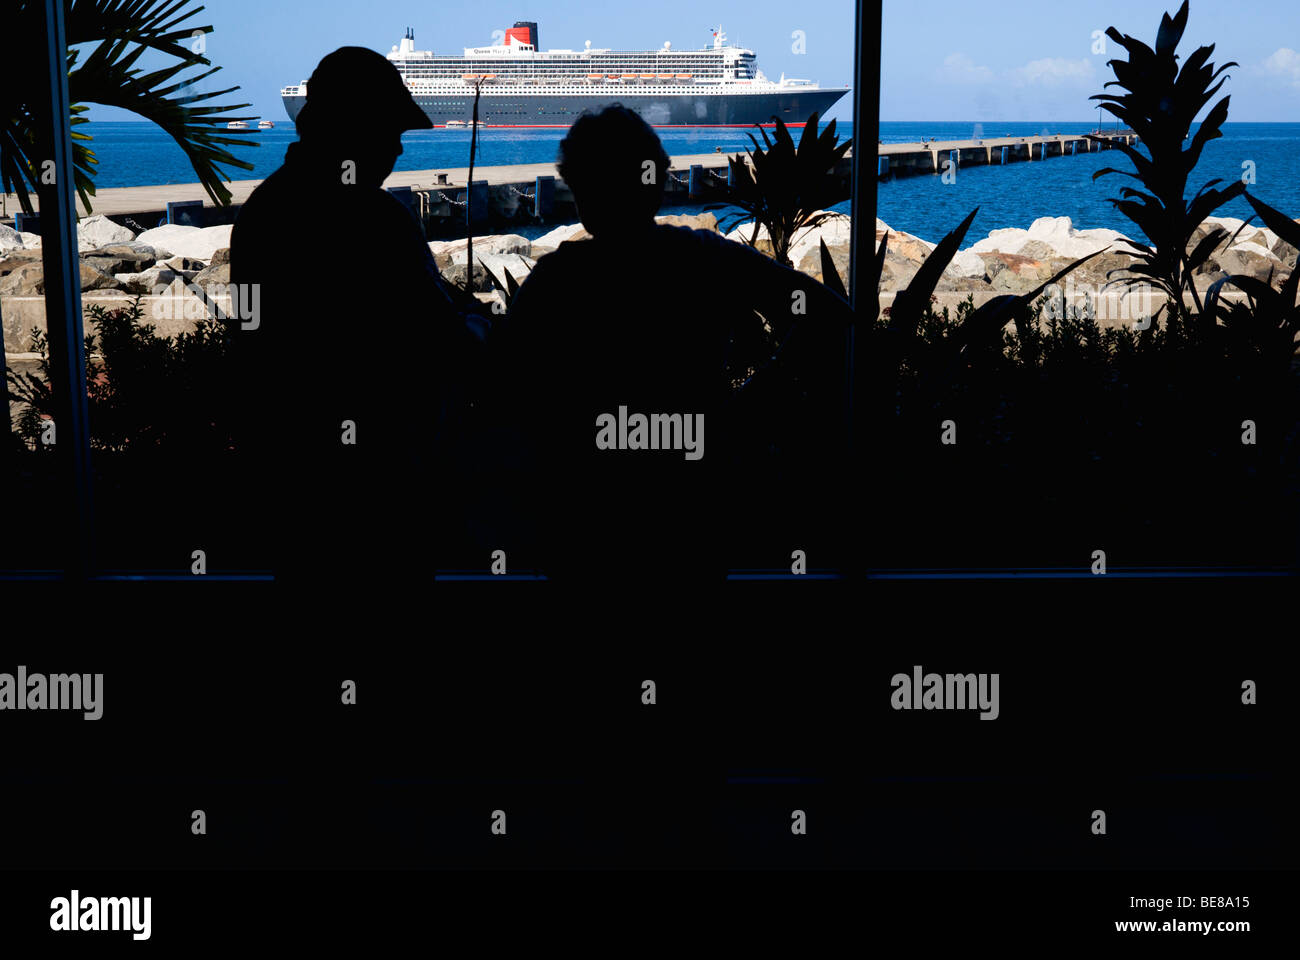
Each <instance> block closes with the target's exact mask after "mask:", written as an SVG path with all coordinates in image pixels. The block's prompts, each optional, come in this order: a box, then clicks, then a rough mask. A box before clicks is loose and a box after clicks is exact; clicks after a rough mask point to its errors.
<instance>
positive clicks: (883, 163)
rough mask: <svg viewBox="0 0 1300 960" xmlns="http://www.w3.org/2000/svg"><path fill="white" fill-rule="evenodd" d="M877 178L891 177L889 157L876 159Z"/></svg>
mask: <svg viewBox="0 0 1300 960" xmlns="http://www.w3.org/2000/svg"><path fill="white" fill-rule="evenodd" d="M876 176H878V177H887V176H889V158H888V157H877V158H876Z"/></svg>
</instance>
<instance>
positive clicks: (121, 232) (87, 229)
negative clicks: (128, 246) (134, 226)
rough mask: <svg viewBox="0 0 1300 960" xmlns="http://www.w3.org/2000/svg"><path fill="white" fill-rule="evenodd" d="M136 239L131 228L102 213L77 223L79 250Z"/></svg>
mask: <svg viewBox="0 0 1300 960" xmlns="http://www.w3.org/2000/svg"><path fill="white" fill-rule="evenodd" d="M134 239H135V234H134V233H133V232H132V231H131V230H129V229H127V228H126V227H124V226H122V225H121V224H119V223H114V222H113V221H112V220H110V219H108V217H105V216H102V215H100V214H96V215H95V216H93V217H86V218H85V219H84V220H82V221H81V222H80V223H78V224H77V249H78V250H79V251H83V252H84V251H89V250H94V249H95V248H96V247H103V246H107V245H108V244H110V243H127V242H129V241H131V240H134Z"/></svg>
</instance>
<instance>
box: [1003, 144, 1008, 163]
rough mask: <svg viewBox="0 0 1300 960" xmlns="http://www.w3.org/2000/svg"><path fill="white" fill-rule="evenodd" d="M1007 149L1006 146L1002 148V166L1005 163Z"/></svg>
mask: <svg viewBox="0 0 1300 960" xmlns="http://www.w3.org/2000/svg"><path fill="white" fill-rule="evenodd" d="M1007 149H1008V148H1007V147H1003V148H1002V166H1004V167H1005V166H1006V165H1007Z"/></svg>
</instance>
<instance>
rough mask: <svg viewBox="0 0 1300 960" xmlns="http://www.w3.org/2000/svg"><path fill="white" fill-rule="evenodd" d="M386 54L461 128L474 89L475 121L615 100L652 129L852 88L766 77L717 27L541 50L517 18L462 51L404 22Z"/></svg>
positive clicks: (558, 119) (730, 117) (792, 105)
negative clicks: (438, 45) (705, 40)
mask: <svg viewBox="0 0 1300 960" xmlns="http://www.w3.org/2000/svg"><path fill="white" fill-rule="evenodd" d="M388 59H389V60H390V61H391V62H392V63H393V65H394V66H395V67H397V69H398V71H399V72H400V73H401V74H402V77H403V79H404V80H405V82H406V86H407V88H408V89H409V90H410V91H411V95H412V96H413V97H414V98H415V102H416V103H418V104H419V105H420V107H421V108H422V109H423V110H424V112H425V113H426V114H427V115H428V116H429V119H430V120H431V121H432V122H433V125H434V126H435V127H447V126H448V125H450V126H451V127H452V129H456V128H457V127H464V126H467V125H468V124H469V123H470V121H472V119H473V109H474V91H475V88H478V89H479V90H481V92H482V93H481V98H480V100H479V122H480V124H481V125H482V126H487V127H568V126H570V125H571V124H572V123H573V121H574V120H576V119H578V117H579V116H581V115H582V113H584V112H585V111H592V112H594V111H597V110H600V109H602V108H603V107H606V106H608V105H610V104H613V103H621V104H622V105H623V106H625V107H627V108H629V109H631V110H635V111H636V112H637V113H638V114H640V115H641V117H642V118H644V119H645V120H646V121H647V122H648V123H650V124H651V125H653V126H657V127H750V126H753V125H754V124H756V123H757V124H764V125H770V124H771V123H772V122H773V121H772V118H773V117H779V118H780V119H781V120H782V121H783V122H784V123H785V124H786V125H787V126H791V127H799V126H803V124H804V122H805V121H806V120H807V119H808V116H809V115H810V114H812V113H814V112H816V113H818V114H819V115H824V114H825V113H826V110H827V109H828V108H829V107H830V106H831V105H832V104H834V103H835V102H836V101H837V100H839V99H840V98H841V97H843V96H844V95H845V94H846V93H848V88H847V87H828V88H825V89H823V88H822V87H820V86H818V84H816V83H814V82H813V81H811V80H794V79H789V78H787V77H786V76H785V75H784V74H782V76H781V78H780V79H779V80H769V79H768V78H767V77H765V76H764V75H763V71H762V70H759V69H758V62H757V59H756V57H755V55H754V51H752V50H747V49H745V48H743V47H733V46H729V45H728V43H727V36H726V34H725V33H723V31H722V28H721V27H719V28H718V29H717V30H716V31H714V34H713V44H712V46H709V47H704V48H702V49H696V50H680V49H677V50H675V49H673V48H672V45H671V44H670V43H664V45H663V47H662V48H661V49H659V50H650V51H643V52H625V51H617V50H607V49H600V48H596V47H592V46H591V41H587V45H586V48H585V49H583V50H542V49H541V48H540V47H539V46H538V37H537V24H536V23H532V22H523V21H521V22H518V23H516V24H515V25H514V26H513V27H512V28H510V29H509V30H506V31H504V35H503V36H502V40H501V42H500V43H496V44H493V45H492V46H488V47H466V48H465V52H464V55H462V56H448V55H435V54H434V53H433V52H431V51H429V50H416V49H415V31H414V30H412V29H410V28H408V29H407V31H406V35H405V36H404V37H403V38H402V41H401V43H400V45H398V46H395V47H393V49H392V52H390V53H389V54H388ZM280 94H281V97H282V98H283V100H284V108H285V110H286V111H287V112H288V114H289V118H290V119H292V120H296V119H297V117H298V111H299V110H300V109H301V108H302V105H303V104H304V103H305V102H306V100H307V81H305V80H304V81H303V82H302V83H300V84H297V85H294V86H288V87H285V88H284V89H283V90H281V91H280Z"/></svg>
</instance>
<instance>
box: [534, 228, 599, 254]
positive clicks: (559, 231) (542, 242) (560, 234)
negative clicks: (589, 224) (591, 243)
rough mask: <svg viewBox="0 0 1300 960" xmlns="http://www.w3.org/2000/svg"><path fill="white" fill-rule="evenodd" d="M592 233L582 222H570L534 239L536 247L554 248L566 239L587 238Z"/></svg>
mask: <svg viewBox="0 0 1300 960" xmlns="http://www.w3.org/2000/svg"><path fill="white" fill-rule="evenodd" d="M589 236H590V234H589V233H587V231H586V229H585V228H584V227H583V226H582V224H580V223H569V224H565V225H564V226H562V227H556V228H555V229H554V230H551V231H550V232H548V233H544V234H542V235H541V236H540V237H538V238H537V239H536V240H534V241H533V246H534V247H548V248H550V249H552V250H554V249H555V248H556V247H558V246H559V245H560V244H562V243H564V242H565V241H566V240H586V239H587V237H589Z"/></svg>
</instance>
